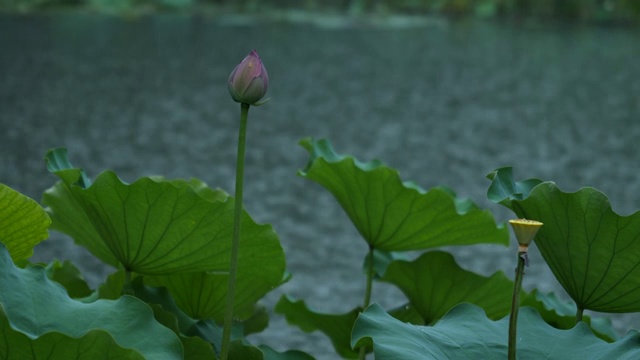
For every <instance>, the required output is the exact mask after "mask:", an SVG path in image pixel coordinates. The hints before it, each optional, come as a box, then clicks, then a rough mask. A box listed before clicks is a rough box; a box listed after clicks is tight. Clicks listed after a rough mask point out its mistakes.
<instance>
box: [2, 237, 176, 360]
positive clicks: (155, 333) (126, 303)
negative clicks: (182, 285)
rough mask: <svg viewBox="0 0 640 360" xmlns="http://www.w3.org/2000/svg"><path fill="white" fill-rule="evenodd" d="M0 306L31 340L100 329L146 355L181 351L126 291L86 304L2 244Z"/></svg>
mask: <svg viewBox="0 0 640 360" xmlns="http://www.w3.org/2000/svg"><path fill="white" fill-rule="evenodd" d="M0 305H1V306H2V308H3V310H4V313H5V314H6V317H7V319H8V321H9V325H10V326H11V328H13V329H14V330H16V331H18V332H20V333H22V334H24V335H26V336H27V337H29V338H30V339H32V340H33V339H38V338H40V337H42V336H43V335H45V334H51V333H58V334H60V335H64V336H65V337H71V338H76V339H80V338H82V337H84V336H85V335H86V334H88V333H90V332H93V331H96V330H100V331H105V332H107V333H108V334H109V335H110V336H111V337H113V339H114V341H115V343H116V344H118V346H120V347H123V348H127V349H133V350H136V351H137V352H139V353H140V354H142V356H144V357H145V358H147V359H181V358H182V356H183V351H182V345H181V344H180V340H179V339H178V337H177V336H176V335H175V334H174V333H173V332H172V331H171V330H169V329H167V328H166V327H164V326H162V325H160V324H159V323H157V322H156V321H155V320H154V317H153V312H152V311H151V309H150V308H149V306H148V305H147V304H145V303H144V302H142V301H140V300H138V299H136V298H134V297H131V296H123V297H121V298H120V299H118V300H115V301H112V300H97V301H95V302H92V303H89V304H86V303H81V302H79V301H75V300H72V299H71V298H70V297H69V296H68V295H67V292H66V290H65V289H64V288H63V287H62V286H60V285H59V284H57V283H55V282H52V281H51V280H49V279H48V278H47V276H46V271H45V269H44V268H42V267H39V266H33V267H30V268H27V269H20V268H16V267H15V266H14V265H13V263H12V262H11V258H10V257H9V254H8V252H7V250H6V248H5V247H4V246H2V245H0ZM103 342H104V340H103V339H101V340H100V343H103Z"/></svg>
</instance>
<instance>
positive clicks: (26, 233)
mask: <svg viewBox="0 0 640 360" xmlns="http://www.w3.org/2000/svg"><path fill="white" fill-rule="evenodd" d="M50 224H51V219H49V216H47V213H46V212H45V211H44V209H43V208H42V207H40V205H38V203H37V202H35V201H34V200H33V199H30V198H28V197H27V196H24V195H22V194H20V193H19V192H17V191H15V190H13V189H12V188H10V187H8V186H6V185H4V184H0V242H2V243H3V244H5V246H6V247H7V249H9V253H10V254H11V258H12V259H13V261H18V260H22V259H27V258H30V257H31V255H33V247H34V246H36V245H37V244H38V243H40V242H41V241H42V240H44V239H46V238H48V237H49V231H48V230H47V229H48V228H49V225H50Z"/></svg>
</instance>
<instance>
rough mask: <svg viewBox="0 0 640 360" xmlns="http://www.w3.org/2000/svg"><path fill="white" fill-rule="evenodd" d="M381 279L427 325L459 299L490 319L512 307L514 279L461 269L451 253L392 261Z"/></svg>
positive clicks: (431, 254)
mask: <svg viewBox="0 0 640 360" xmlns="http://www.w3.org/2000/svg"><path fill="white" fill-rule="evenodd" d="M443 274H446V276H444V275H443ZM381 280H382V281H385V282H388V283H391V284H394V285H396V286H398V287H399V288H400V289H401V290H402V292H403V293H404V294H405V295H406V296H407V298H409V301H410V303H411V306H412V308H413V309H415V311H417V312H418V313H419V314H420V315H421V316H422V318H423V319H424V322H425V323H426V324H434V323H435V322H436V321H438V320H439V319H440V318H441V317H442V316H443V315H444V314H445V313H446V312H447V311H449V309H451V308H452V307H454V306H455V305H458V304H460V303H462V302H468V303H472V304H476V305H478V306H480V307H482V308H483V309H484V310H485V311H486V312H487V314H488V315H489V318H491V319H499V318H502V317H504V316H505V315H507V314H508V313H509V310H510V309H511V296H512V292H513V282H512V281H511V280H509V279H508V278H507V277H506V276H505V275H504V274H503V273H502V272H498V273H495V274H493V275H492V276H491V277H484V276H481V275H478V274H476V273H473V272H471V271H467V270H464V269H462V268H460V266H458V264H457V263H456V261H455V260H454V258H453V256H451V254H449V253H446V252H442V251H431V252H427V253H424V254H423V255H421V256H420V257H419V258H417V259H416V260H414V261H411V262H409V261H403V260H396V261H393V262H392V263H391V264H389V267H388V268H387V271H386V272H385V274H384V276H383V277H382V279H381Z"/></svg>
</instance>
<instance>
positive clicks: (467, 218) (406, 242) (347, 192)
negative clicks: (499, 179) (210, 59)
mask: <svg viewBox="0 0 640 360" xmlns="http://www.w3.org/2000/svg"><path fill="white" fill-rule="evenodd" d="M300 144H301V145H302V146H303V147H304V148H305V149H306V150H307V151H309V162H308V164H307V166H306V168H305V169H304V170H301V171H299V175H300V176H302V177H305V178H307V179H310V180H313V181H315V182H317V183H318V184H320V185H322V186H323V187H324V188H326V189H327V190H328V191H329V192H331V193H332V194H333V196H334V197H335V198H336V200H337V201H338V203H339V204H340V205H341V206H342V208H343V209H344V211H345V212H346V213H347V215H348V216H349V218H350V219H351V221H352V222H353V224H354V225H355V227H356V229H357V230H358V232H359V233H360V234H361V235H362V237H363V238H364V239H365V240H366V241H367V242H368V243H369V245H370V246H372V247H374V248H376V249H379V250H385V251H405V250H418V249H426V248H432V247H438V246H444V245H470V244H478V243H498V244H504V245H507V244H508V240H509V234H508V231H507V229H506V227H504V226H502V225H501V226H496V223H495V219H494V218H493V216H492V215H491V213H489V212H488V211H481V210H479V209H478V208H477V207H476V206H471V205H470V203H469V202H468V201H459V200H456V198H455V195H452V192H451V191H450V190H448V189H444V188H433V189H431V190H429V191H424V190H422V189H421V188H419V187H418V186H417V185H415V184H413V183H409V182H405V183H403V182H402V181H401V180H400V176H399V174H398V171H397V170H394V169H391V168H389V167H386V166H384V165H383V164H382V163H381V162H380V161H372V162H368V163H362V162H360V161H358V160H356V159H354V158H353V157H350V156H343V155H339V154H336V153H335V152H334V151H333V149H332V147H331V144H330V143H329V142H328V141H326V140H320V141H314V140H311V139H304V140H302V141H301V142H300ZM460 211H463V212H460Z"/></svg>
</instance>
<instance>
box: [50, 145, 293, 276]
mask: <svg viewBox="0 0 640 360" xmlns="http://www.w3.org/2000/svg"><path fill="white" fill-rule="evenodd" d="M52 156H53V155H51V154H49V155H48V156H47V158H50V157H52ZM60 157H61V155H60V154H57V153H56V159H59V158H60ZM59 163H62V161H59V160H56V164H59ZM68 165H69V166H70V164H68ZM51 167H52V166H50V168H51ZM59 167H60V165H58V166H57V167H56V168H55V169H57V170H56V172H55V174H56V175H58V176H60V177H61V179H62V180H63V184H62V185H61V184H60V183H59V184H58V185H56V186H55V187H54V188H52V189H50V190H49V191H47V193H46V196H45V199H44V200H43V201H44V202H45V203H46V204H47V205H48V206H49V211H50V213H51V214H52V217H53V219H54V222H57V221H60V223H59V224H60V226H59V227H58V229H60V230H61V231H63V232H67V231H66V230H69V229H71V230H72V231H69V232H67V233H68V234H69V235H71V236H73V237H74V238H75V239H76V241H78V242H79V243H80V244H82V245H84V246H86V247H87V248H88V249H89V250H90V251H91V252H92V253H93V254H95V255H96V256H98V257H99V258H100V259H102V260H104V261H106V262H107V263H110V264H112V265H116V264H118V263H119V264H122V266H123V267H124V268H125V269H127V270H129V271H133V272H136V273H139V274H144V275H172V274H184V273H191V272H201V271H211V272H226V271H228V268H229V258H230V255H229V254H230V251H231V238H232V234H231V232H232V229H233V207H234V204H233V199H232V198H231V197H228V196H226V195H224V193H223V192H221V191H214V190H211V189H206V188H205V187H204V186H203V184H202V182H200V181H197V180H191V181H184V180H170V181H169V180H164V179H163V178H158V177H152V178H149V177H144V178H141V179H139V180H137V181H135V182H134V183H132V184H125V183H123V182H122V181H121V180H120V179H118V177H117V176H116V174H115V173H113V172H111V171H106V172H103V173H102V174H100V175H99V176H98V177H97V178H96V179H95V180H94V182H93V184H91V185H90V186H88V187H86V188H83V187H82V186H79V185H76V184H77V183H78V181H75V182H74V181H73V180H69V179H70V178H71V176H68V174H67V173H66V171H70V170H60V169H59ZM60 172H63V173H64V176H63V175H60ZM75 174H76V175H78V176H80V172H78V171H76V172H75ZM69 209H73V211H70V210H69ZM81 213H83V214H84V215H82V214H81ZM241 224H242V232H241V238H240V250H239V258H238V261H239V262H240V264H243V263H244V264H246V266H254V265H252V264H255V266H256V267H259V268H260V269H261V271H262V272H263V273H264V274H275V273H278V276H277V278H278V280H277V282H276V283H274V284H273V286H275V285H277V283H278V282H279V281H280V280H281V279H282V277H283V274H284V268H285V264H284V253H283V251H282V247H281V246H280V242H279V240H278V237H277V236H276V234H275V233H274V232H273V229H272V228H271V226H270V225H258V224H256V223H255V222H254V221H253V220H252V219H251V218H250V216H249V215H248V214H247V213H246V212H244V211H243V212H242V217H241ZM80 228H81V230H77V229H80ZM76 236H77V237H78V238H76ZM114 260H115V261H114ZM270 276H271V275H269V278H271V277H270ZM274 277H275V276H274Z"/></svg>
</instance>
